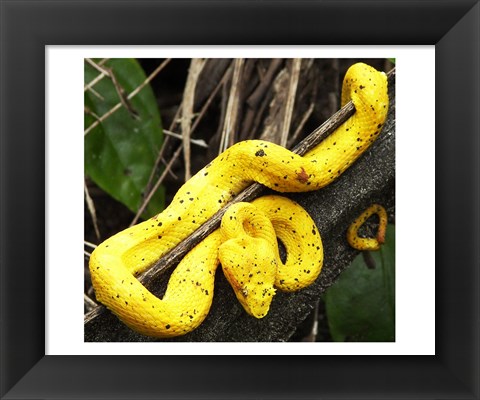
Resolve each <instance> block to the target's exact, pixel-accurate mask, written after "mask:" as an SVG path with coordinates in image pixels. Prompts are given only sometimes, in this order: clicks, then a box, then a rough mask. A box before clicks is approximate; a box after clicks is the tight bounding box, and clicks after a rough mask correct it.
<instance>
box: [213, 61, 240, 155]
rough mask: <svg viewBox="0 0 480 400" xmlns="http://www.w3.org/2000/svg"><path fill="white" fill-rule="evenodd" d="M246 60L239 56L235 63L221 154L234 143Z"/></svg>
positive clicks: (220, 148)
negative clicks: (241, 82) (241, 79)
mask: <svg viewBox="0 0 480 400" xmlns="http://www.w3.org/2000/svg"><path fill="white" fill-rule="evenodd" d="M244 61H245V60H244V59H243V58H237V59H236V60H235V62H234V64H233V77H232V86H231V87H230V94H229V96H228V103H227V112H226V115H225V124H224V126H223V131H222V139H221V141H220V146H219V154H220V153H222V152H223V151H225V150H226V149H227V148H228V147H230V146H231V145H232V144H233V138H234V133H235V124H236V123H237V115H238V100H239V85H240V77H241V75H242V70H243V64H244Z"/></svg>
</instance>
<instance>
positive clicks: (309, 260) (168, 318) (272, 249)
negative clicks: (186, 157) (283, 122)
mask: <svg viewBox="0 0 480 400" xmlns="http://www.w3.org/2000/svg"><path fill="white" fill-rule="evenodd" d="M349 100H352V101H353V104H354V106H355V109H356V112H355V114H354V115H353V116H352V117H351V118H349V119H348V120H347V121H346V122H345V123H344V124H343V125H341V126H340V127H339V128H338V129H337V130H336V131H335V132H333V133H332V134H331V135H330V136H328V137H327V138H326V139H325V140H324V141H323V142H321V143H320V144H319V145H318V146H316V147H315V148H314V149H312V150H311V151H309V152H308V153H307V154H306V155H305V156H303V157H301V156H299V155H296V154H294V153H292V152H290V151H289V150H286V149H285V148H283V147H281V146H278V145H275V144H273V143H269V142H264V141H258V140H250V141H244V142H240V143H237V144H235V145H233V146H232V147H230V148H229V149H227V150H226V151H225V152H224V153H222V154H221V155H220V156H218V157H217V158H216V159H215V160H213V161H212V162H211V163H210V164H208V165H207V166H205V167H204V168H203V169H202V170H200V171H199V172H198V173H197V174H196V175H194V176H193V177H192V178H191V179H190V180H189V181H188V182H186V183H185V184H184V185H183V186H182V187H181V188H180V189H179V191H178V192H177V194H176V195H175V197H174V199H173V201H172V203H171V204H170V205H169V206H168V207H167V208H166V209H165V210H164V211H163V212H161V213H160V214H158V215H157V216H155V217H153V218H151V219H149V220H147V221H145V222H142V223H140V224H138V225H135V226H133V227H130V228H128V229H126V230H124V231H122V232H120V233H118V234H116V235H114V236H112V237H111V238H109V239H107V240H106V241H105V242H103V243H101V244H100V245H99V246H98V247H97V248H96V249H95V251H94V252H93V253H92V256H91V258H90V271H91V276H92V283H93V286H94V288H95V293H96V297H97V299H98V300H99V301H100V302H102V303H103V304H104V305H106V306H107V307H108V308H109V309H110V310H112V311H113V312H114V313H115V314H116V315H117V316H118V317H119V318H120V319H121V320H122V321H123V322H124V323H125V324H126V325H128V326H129V327H131V328H132V329H134V330H136V331H137V332H139V333H142V334H144V335H149V336H155V337H171V336H178V335H182V334H185V333H187V332H190V331H191V330H193V329H195V328H196V327H198V325H199V324H201V323H202V322H203V320H204V319H205V317H206V315H207V314H208V311H209V309H210V306H211V303H212V298H213V291H214V277H215V271H216V268H217V266H218V265H219V264H220V263H221V264H222V268H223V270H224V274H225V276H226V278H227V280H228V281H229V282H230V284H231V285H232V287H233V289H234V291H235V294H236V296H237V298H238V300H239V301H240V302H241V304H242V305H243V307H244V308H245V310H246V311H247V312H248V313H249V314H250V315H252V316H254V317H257V318H261V317H263V316H265V315H266V313H267V312H268V309H269V307H270V303H271V301H272V298H273V295H274V293H275V288H277V289H279V290H283V291H295V290H299V289H301V288H303V287H306V286H308V285H310V284H311V283H312V282H314V281H315V279H316V278H317V276H318V274H319V273H320V270H321V268H322V263H323V248H322V242H321V238H320V235H319V232H318V230H317V228H316V226H315V223H314V221H313V220H312V219H311V217H310V216H309V215H308V214H307V212H306V211H305V210H303V209H302V208H301V207H300V206H299V205H298V204H297V203H295V202H293V201H292V200H289V199H287V198H284V197H280V196H277V195H272V196H265V197H261V198H259V199H256V200H255V201H253V202H252V203H237V204H234V205H232V206H230V207H229V209H228V210H227V212H226V213H225V215H224V217H223V219H222V223H221V228H220V229H218V230H217V231H215V232H213V233H212V234H211V235H210V236H208V237H207V238H206V239H204V240H203V241H202V242H201V243H200V244H198V245H197V246H196V247H194V248H193V249H192V250H191V251H190V252H189V253H188V254H187V255H186V256H185V258H184V259H183V260H182V261H181V262H180V264H179V265H178V266H177V268H176V269H175V270H174V272H173V273H172V276H171V278H170V280H169V283H168V287H167V290H166V292H165V295H164V296H163V298H162V299H159V298H157V297H156V296H154V295H153V294H152V293H150V292H149V291H148V290H147V289H146V288H145V287H144V286H143V285H142V284H140V282H139V281H138V280H137V279H136V278H135V276H136V275H138V274H140V273H142V272H143V271H145V270H146V269H148V268H149V267H150V266H151V265H152V264H154V263H155V262H156V261H157V260H158V259H159V258H160V257H162V255H164V254H165V253H166V252H168V251H169V250H170V249H172V248H173V247H175V246H176V245H177V244H178V243H179V242H180V241H182V240H183V239H184V238H186V237H187V236H188V235H189V234H191V233H192V232H193V231H195V230H196V229H197V228H198V227H200V225H202V224H203V223H204V222H206V221H207V220H208V219H209V218H211V217H212V216H213V215H214V214H215V213H216V212H217V211H218V210H219V209H220V208H222V207H223V206H225V205H226V204H227V203H228V202H229V201H230V200H231V199H232V198H234V197H235V196H236V195H237V194H238V193H240V192H241V191H242V190H243V189H244V188H245V187H247V186H248V185H249V184H251V183H252V182H259V183H261V184H263V185H265V186H267V187H269V188H271V189H273V190H275V191H277V192H305V191H312V190H317V189H320V188H322V187H324V186H326V185H328V184H329V183H331V182H332V181H334V180H335V179H336V178H338V176H340V175H341V173H342V172H344V171H345V170H346V169H347V168H348V167H349V166H350V165H351V164H352V163H353V162H354V161H355V160H356V159H357V158H358V157H359V156H360V155H361V154H362V153H363V152H364V151H365V150H366V149H367V148H368V147H369V145H370V144H371V143H372V142H373V141H374V140H375V139H376V137H377V136H378V134H379V133H380V131H381V128H382V126H383V124H384V121H385V119H386V115H387V111H388V93H387V78H386V75H385V74H384V73H383V72H378V71H376V70H375V69H373V68H372V67H370V66H368V65H366V64H361V63H359V64H355V65H353V66H352V67H350V69H349V70H348V71H347V74H346V76H345V78H344V83H343V89H342V104H345V103H347V102H348V101H349ZM277 237H278V239H279V240H280V241H281V242H282V243H283V244H284V246H285V248H286V252H287V259H286V262H285V263H282V261H281V260H280V258H279V255H278V245H277ZM274 287H275V288H274Z"/></svg>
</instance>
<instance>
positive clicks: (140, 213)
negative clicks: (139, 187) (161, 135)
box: [130, 146, 182, 226]
mask: <svg viewBox="0 0 480 400" xmlns="http://www.w3.org/2000/svg"><path fill="white" fill-rule="evenodd" d="M181 152H182V146H178V148H177V150H176V151H175V153H174V154H173V156H172V158H171V159H170V161H169V163H168V164H167V165H166V167H165V169H164V170H163V173H162V175H161V176H160V178H158V180H157V182H156V183H155V186H154V187H153V188H152V190H151V191H150V193H149V194H148V196H147V197H146V198H145V201H144V202H143V203H142V206H141V207H140V208H139V209H138V211H137V214H136V215H135V218H133V220H132V222H131V223H130V226H133V225H135V224H136V223H137V221H138V219H139V218H140V215H142V213H143V211H145V208H146V207H147V205H148V203H149V202H150V200H151V198H152V196H153V195H154V194H155V192H156V191H157V190H158V188H159V187H160V185H161V183H162V182H163V180H164V179H165V177H166V176H167V174H168V171H170V168H172V165H173V163H174V162H175V160H176V159H177V158H178V156H179V155H180V153H181Z"/></svg>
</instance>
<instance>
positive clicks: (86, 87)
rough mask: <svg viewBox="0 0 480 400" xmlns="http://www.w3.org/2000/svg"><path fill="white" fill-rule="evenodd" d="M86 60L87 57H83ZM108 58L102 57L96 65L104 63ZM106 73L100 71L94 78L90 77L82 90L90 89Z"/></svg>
mask: <svg viewBox="0 0 480 400" xmlns="http://www.w3.org/2000/svg"><path fill="white" fill-rule="evenodd" d="M85 60H87V59H85ZM108 60H109V58H104V59H103V60H101V61H100V62H98V63H97V64H98V65H103V64H105V62H106V61H108ZM106 76H107V75H106V74H105V73H104V72H103V71H102V72H100V74H99V75H97V76H96V77H95V78H94V79H92V80H91V81H90V82H88V83H87V84H86V85H85V86H84V87H83V91H84V92H86V91H87V90H91V89H92V87H93V86H95V85H96V84H97V82H100V81H101V80H102V79H103V78H105V77H106Z"/></svg>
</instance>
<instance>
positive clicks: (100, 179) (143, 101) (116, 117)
mask: <svg viewBox="0 0 480 400" xmlns="http://www.w3.org/2000/svg"><path fill="white" fill-rule="evenodd" d="M104 66H105V67H107V68H109V69H111V71H113V73H114V75H115V77H116V79H117V81H118V84H119V86H120V87H121V88H122V89H123V91H124V93H125V97H126V96H128V94H129V93H131V92H132V91H133V90H135V89H136V88H137V87H138V86H140V85H141V84H142V83H143V82H144V81H145V79H146V76H145V73H144V71H143V69H142V68H141V66H140V65H139V64H138V62H137V61H136V60H134V59H111V60H108V61H107V62H106V63H105V65H104ZM84 74H85V76H84V80H85V84H88V83H90V82H91V81H92V80H93V79H95V78H96V77H97V76H98V75H99V74H100V72H99V71H98V70H97V69H95V68H94V67H92V66H91V65H90V64H89V63H87V62H85V68H84ZM92 89H93V90H87V91H86V92H85V108H86V110H88V111H86V112H85V128H87V127H89V126H90V125H91V124H92V123H94V122H95V121H96V120H97V117H101V116H102V115H104V114H105V113H106V112H108V111H110V110H111V109H112V108H113V107H114V106H115V105H116V104H118V103H119V102H120V97H119V94H118V92H117V90H116V88H115V85H114V84H113V82H112V80H111V79H110V78H108V77H104V78H103V79H101V80H100V81H98V82H97V83H96V84H95V85H93V87H92ZM129 103H130V104H131V108H132V110H131V112H129V111H128V110H127V109H126V108H125V107H123V106H122V107H120V108H119V109H118V110H117V111H116V112H114V113H113V114H112V115H110V116H109V117H108V118H106V119H105V120H104V121H103V122H101V123H100V124H99V125H97V126H96V127H95V128H93V129H92V130H91V131H90V132H89V133H87V135H86V136H85V172H86V174H87V175H88V176H90V178H91V179H92V180H93V181H94V182H95V183H96V184H97V185H98V186H100V187H101V188H102V189H103V190H105V191H106V192H107V193H109V194H110V195H111V196H112V197H113V198H115V199H117V200H118V201H120V202H121V203H123V204H125V205H126V206H127V207H128V208H129V209H130V210H131V211H132V212H136V211H137V210H138V209H139V207H140V205H141V204H142V199H143V195H144V190H145V187H146V184H147V182H148V179H149V177H150V174H151V172H152V169H153V168H154V164H155V160H156V158H157V155H158V152H159V150H160V146H161V143H162V140H163V131H162V124H161V120H160V114H159V111H158V107H157V104H156V101H155V96H154V94H153V91H152V89H151V87H150V85H146V86H145V87H144V88H143V89H142V90H141V91H140V92H139V93H138V94H137V95H136V96H134V97H132V98H131V99H130V100H129ZM163 206H164V193H163V189H161V190H159V191H157V193H155V195H154V196H153V198H152V200H151V201H150V203H149V205H148V207H147V209H146V210H145V212H144V214H143V216H144V217H149V216H152V215H154V214H156V213H158V212H159V211H161V210H162V209H163Z"/></svg>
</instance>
